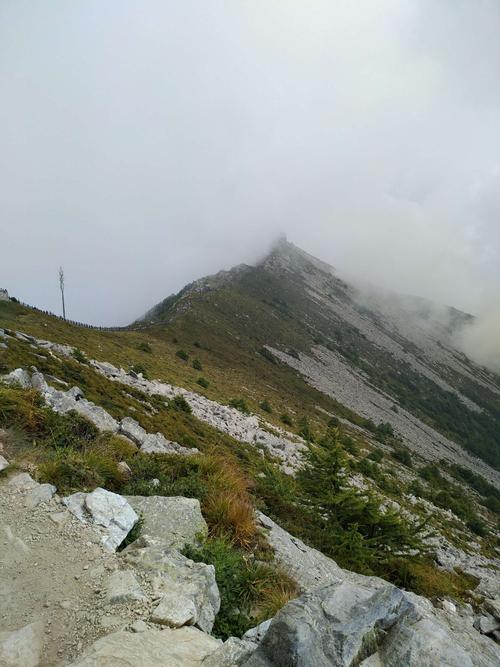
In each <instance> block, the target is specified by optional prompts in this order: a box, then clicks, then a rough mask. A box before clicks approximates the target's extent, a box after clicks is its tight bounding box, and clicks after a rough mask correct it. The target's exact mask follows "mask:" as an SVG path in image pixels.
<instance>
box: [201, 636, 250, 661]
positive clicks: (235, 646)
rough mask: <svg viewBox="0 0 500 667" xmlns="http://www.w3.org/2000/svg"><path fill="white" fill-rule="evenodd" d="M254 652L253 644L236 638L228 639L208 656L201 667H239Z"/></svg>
mask: <svg viewBox="0 0 500 667" xmlns="http://www.w3.org/2000/svg"><path fill="white" fill-rule="evenodd" d="M254 651H255V644H253V643H252V642H250V641H245V640H244V639H238V638H237V637H229V639H227V640H226V641H225V642H224V643H223V644H222V646H220V647H219V648H218V649H217V650H216V651H214V653H212V654H211V655H209V656H208V657H207V658H205V660H204V661H203V663H202V667H239V665H242V664H243V662H244V661H245V660H246V659H247V658H249V657H250V656H251V655H252V653H253V652H254Z"/></svg>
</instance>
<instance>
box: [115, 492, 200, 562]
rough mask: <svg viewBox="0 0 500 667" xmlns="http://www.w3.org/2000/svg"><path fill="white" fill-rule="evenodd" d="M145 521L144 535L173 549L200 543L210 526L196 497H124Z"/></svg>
mask: <svg viewBox="0 0 500 667" xmlns="http://www.w3.org/2000/svg"><path fill="white" fill-rule="evenodd" d="M125 499H126V500H127V501H128V502H129V504H130V505H131V506H132V507H133V509H134V510H135V511H136V512H137V514H139V515H141V517H142V520H143V525H142V531H141V532H142V534H143V535H148V536H149V537H150V538H152V539H153V540H156V541H158V542H160V543H161V544H163V545H164V546H165V547H168V548H170V549H183V548H184V547H185V546H186V544H190V545H198V544H199V540H200V537H202V538H203V537H206V535H207V534H208V527H207V523H206V521H205V519H204V518H203V516H202V513H201V509H200V501H199V500H196V498H181V497H165V496H125Z"/></svg>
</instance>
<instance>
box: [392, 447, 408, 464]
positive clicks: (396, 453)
mask: <svg viewBox="0 0 500 667" xmlns="http://www.w3.org/2000/svg"><path fill="white" fill-rule="evenodd" d="M391 456H392V457H393V458H394V459H396V461H399V462H400V463H402V464H403V465H405V466H406V467H407V468H411V467H412V465H413V460H412V458H411V454H410V452H409V451H408V450H407V449H406V448H404V447H396V448H395V449H394V450H393V451H392V452H391Z"/></svg>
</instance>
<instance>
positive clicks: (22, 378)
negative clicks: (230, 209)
mask: <svg viewBox="0 0 500 667" xmlns="http://www.w3.org/2000/svg"><path fill="white" fill-rule="evenodd" d="M473 323H474V319H473V318H472V316H470V315H468V314H466V313H462V312H459V311H457V310H455V309H453V308H450V307H444V306H439V305H436V304H433V303H430V302H428V301H425V300H423V299H419V298H416V297H408V296H403V295H398V294H392V293H387V292H382V291H381V290H377V289H376V288H373V287H366V286H363V287H362V286H359V285H356V286H355V285H353V284H349V283H348V282H346V281H345V280H343V279H342V278H341V277H340V276H339V275H338V273H337V272H336V271H335V269H333V268H332V267H330V266H328V265H327V264H325V263H324V262H322V261H320V260H318V259H316V258H314V257H311V256H310V255H308V254H307V253H305V252H304V251H302V250H300V249H299V248H297V247H295V246H294V245H292V244H291V243H288V242H287V241H286V240H285V239H281V240H280V241H279V242H278V243H277V244H275V246H274V247H273V248H272V250H271V252H269V253H268V254H267V255H266V256H265V257H264V258H263V259H262V260H261V261H260V262H258V263H257V264H256V265H254V266H246V265H242V266H238V267H236V268H234V269H232V270H230V271H224V272H220V273H218V274H216V275H214V276H209V277H205V278H201V279H200V280H197V281H196V282H194V283H192V284H190V285H187V286H186V287H185V288H184V289H183V290H181V291H180V292H179V293H178V294H176V295H172V296H169V297H167V298H166V299H165V300H164V301H162V302H161V303H160V304H158V305H156V306H154V307H153V308H151V309H150V310H149V311H147V313H146V315H144V316H143V317H140V318H139V319H137V320H136V321H135V322H134V323H132V324H131V325H130V326H128V327H125V328H119V329H107V330H101V329H98V328H93V327H89V326H81V325H78V324H75V323H69V322H66V321H64V320H62V319H59V318H56V317H55V316H52V315H50V314H47V313H43V312H41V311H39V310H37V309H34V308H29V307H27V306H24V305H21V304H20V303H19V302H17V300H15V299H11V298H9V296H8V294H7V293H6V292H5V293H3V296H2V299H0V327H1V328H0V376H1V377H0V593H1V596H0V598H1V605H0V667H37V666H40V667H51V666H55V667H91V666H92V667H111V666H115V665H120V666H130V667H138V666H142V667H152V666H155V665H158V666H160V667H162V666H163V667H294V666H295V667H323V666H324V667H327V666H342V667H358V666H363V667H438V666H442V667H445V666H446V667H469V666H470V667H495V666H497V665H500V578H499V576H498V572H499V571H500V558H499V556H500V540H499V533H498V519H499V514H500V472H499V471H500V377H498V375H496V374H495V373H494V372H493V371H491V370H489V369H488V368H486V367H483V366H480V365H478V364H476V363H475V362H474V361H472V360H471V359H470V358H468V357H467V356H466V355H465V354H464V352H463V351H462V350H461V348H460V340H461V338H460V337H461V332H463V331H464V330H466V328H467V327H469V326H472V325H473Z"/></svg>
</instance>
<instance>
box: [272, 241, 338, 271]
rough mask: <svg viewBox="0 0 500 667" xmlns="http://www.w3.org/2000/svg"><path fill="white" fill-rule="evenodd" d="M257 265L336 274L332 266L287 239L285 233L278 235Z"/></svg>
mask: <svg viewBox="0 0 500 667" xmlns="http://www.w3.org/2000/svg"><path fill="white" fill-rule="evenodd" d="M259 265H260V266H263V267H264V268H268V269H282V270H283V269H284V270H287V271H292V272H301V273H304V272H305V273H307V274H311V272H313V271H320V272H321V273H324V274H327V275H328V276H331V275H336V271H335V269H334V267H333V266H330V264H327V263H326V262H323V261H322V260H320V259H318V258H317V257H314V256H313V255H310V254H309V253H308V252H306V251H305V250H302V248H299V247H298V246H296V245H295V244H293V243H292V242H291V241H289V240H288V239H287V237H286V235H285V234H282V235H281V236H280V237H278V239H277V240H276V241H275V243H274V244H273V245H272V247H271V250H270V252H269V253H268V255H267V256H266V257H265V258H264V259H263V260H262V262H260V264H259Z"/></svg>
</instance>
